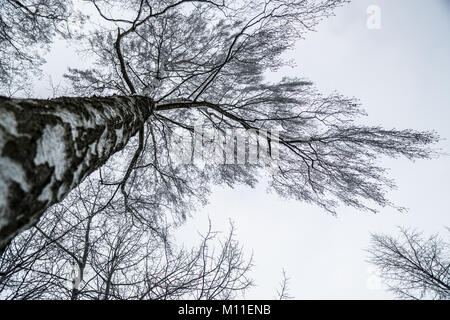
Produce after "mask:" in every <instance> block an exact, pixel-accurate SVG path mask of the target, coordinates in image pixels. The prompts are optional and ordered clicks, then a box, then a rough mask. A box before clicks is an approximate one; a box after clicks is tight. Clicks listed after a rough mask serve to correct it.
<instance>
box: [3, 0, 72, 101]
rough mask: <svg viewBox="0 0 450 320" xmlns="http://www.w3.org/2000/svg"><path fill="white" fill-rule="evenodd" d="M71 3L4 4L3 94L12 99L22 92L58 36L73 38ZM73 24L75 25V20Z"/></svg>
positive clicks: (23, 0) (27, 0)
mask: <svg viewBox="0 0 450 320" xmlns="http://www.w3.org/2000/svg"><path fill="white" fill-rule="evenodd" d="M71 13H72V10H71V2H70V1H65V0H39V1H38V0H5V1H2V6H1V7H0V56H1V59H0V91H4V92H5V93H6V94H7V95H8V96H12V95H14V94H16V93H18V92H19V91H21V90H23V89H24V87H23V86H22V84H23V82H24V81H27V80H28V79H27V71H29V70H30V69H32V70H33V71H35V70H36V69H37V68H38V67H39V66H40V65H42V63H43V62H44V59H43V58H42V54H43V52H44V51H45V50H46V49H48V47H49V45H50V44H51V42H52V40H53V38H54V36H55V34H60V35H63V36H65V37H68V36H69V35H70V33H69V30H68V23H69V19H70V15H71ZM71 23H75V21H74V20H72V21H71Z"/></svg>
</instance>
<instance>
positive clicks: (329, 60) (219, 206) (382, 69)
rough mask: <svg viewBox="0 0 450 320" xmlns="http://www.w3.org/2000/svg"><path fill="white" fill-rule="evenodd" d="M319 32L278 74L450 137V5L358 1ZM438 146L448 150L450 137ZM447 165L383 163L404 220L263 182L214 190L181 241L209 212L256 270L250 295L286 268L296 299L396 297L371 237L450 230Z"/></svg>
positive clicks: (375, 114)
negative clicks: (370, 251)
mask: <svg viewBox="0 0 450 320" xmlns="http://www.w3.org/2000/svg"><path fill="white" fill-rule="evenodd" d="M445 2H447V3H445ZM371 4H375V5H378V6H379V7H380V8H381V14H382V15H381V19H382V20H381V22H382V28H381V30H369V29H368V28H367V27H366V20H367V17H368V15H367V14H366V9H367V7H368V6H369V5H371ZM317 31H318V32H316V33H313V34H310V35H309V36H308V37H307V39H306V40H304V41H302V42H300V43H299V44H298V46H297V48H296V49H295V50H294V51H293V52H291V53H290V54H289V57H291V58H293V59H295V61H296V62H297V65H298V67H296V68H294V69H290V68H289V69H285V70H282V71H281V72H280V76H281V75H288V76H300V77H307V78H309V79H310V80H312V81H314V82H315V84H316V85H317V87H318V88H319V89H320V90H321V91H322V92H324V93H330V92H332V91H334V90H336V91H338V92H340V93H343V94H345V95H347V96H355V97H357V98H359V99H360V100H361V103H362V104H363V106H364V108H365V109H366V111H367V112H368V113H369V117H368V118H367V119H366V120H367V121H368V123H370V124H381V125H383V126H384V127H387V128H394V127H395V128H398V129H401V128H414V129H424V130H427V129H433V130H436V131H437V132H438V133H439V134H440V135H441V136H442V137H444V138H448V137H450V126H449V120H450V60H449V58H450V37H449V34H450V3H449V1H444V0H432V1H426V2H425V1H420V0H414V1H411V0H384V1H375V0H371V1H366V0H357V1H353V3H351V4H350V5H347V6H345V7H344V8H341V9H339V10H338V11H336V16H335V17H333V18H331V19H329V20H327V21H324V22H323V23H322V24H321V25H320V26H319V27H318V29H317ZM441 147H442V149H443V150H444V151H445V152H450V143H449V141H443V142H442V143H441ZM449 160H450V159H449V157H448V156H444V157H441V158H440V159H438V160H431V161H417V162H415V163H412V162H410V161H407V160H386V161H384V163H385V165H386V166H387V167H388V168H391V173H390V174H391V176H392V177H393V178H395V180H396V181H397V184H398V190H395V191H394V192H392V193H391V199H392V200H393V201H394V202H395V203H396V204H397V205H399V206H406V207H408V208H409V212H408V213H407V214H402V213H399V212H397V211H395V210H393V209H389V208H387V209H381V211H380V213H379V214H378V215H373V214H368V213H361V212H358V211H357V210H353V209H348V208H342V209H341V210H340V211H339V216H338V217H337V218H335V217H332V216H330V215H327V214H326V213H325V212H323V211H321V210H320V209H318V208H316V207H314V206H310V205H306V204H303V203H300V202H296V201H285V200H282V199H280V198H279V197H278V196H276V195H274V194H267V193H266V190H265V185H264V184H260V185H259V186H258V187H257V188H256V189H253V190H252V189H250V188H246V187H237V188H235V189H234V190H230V189H228V188H216V191H215V192H214V193H213V196H212V198H211V201H210V205H208V206H207V207H206V208H204V209H203V210H201V212H200V213H199V214H197V215H196V218H195V219H194V220H191V221H190V222H189V223H188V225H187V226H186V227H185V228H184V230H183V233H182V237H183V238H184V239H189V238H191V237H192V234H193V232H195V230H197V229H200V230H205V228H206V226H207V221H208V216H209V217H210V218H211V220H212V223H213V227H215V229H219V230H225V228H226V226H227V223H228V219H231V220H233V221H234V222H235V224H236V226H237V232H238V239H240V241H241V242H242V244H243V245H244V246H245V248H246V249H248V250H249V251H251V250H252V249H253V253H254V259H255V264H256V266H255V269H254V272H253V277H254V278H255V280H256V283H257V284H258V286H257V287H256V288H254V289H253V290H251V291H250V292H249V293H248V294H247V298H255V299H259V298H261V299H264V298H266V299H270V298H272V297H274V294H275V291H276V288H277V284H278V282H279V281H280V280H281V270H282V269H283V268H284V269H285V270H286V272H287V274H288V276H289V277H290V279H291V280H290V288H291V291H290V293H291V295H292V296H294V297H295V298H297V299H390V298H392V297H393V296H392V295H391V294H390V293H389V292H386V291H385V290H384V288H383V287H381V286H377V285H376V283H377V281H376V280H377V279H376V276H374V275H373V271H372V268H371V267H370V265H369V264H368V263H367V262H365V260H366V259H367V254H366V253H365V252H364V249H366V248H367V247H368V245H369V237H370V233H371V232H376V233H378V232H386V233H390V234H395V233H396V232H397V229H396V228H397V226H405V227H415V228H418V229H420V230H424V231H425V232H426V233H434V232H442V233H443V232H445V229H444V226H445V225H447V226H449V225H450V218H449V217H450V200H449V196H450V166H449V164H450V161H449ZM373 283H375V285H373Z"/></svg>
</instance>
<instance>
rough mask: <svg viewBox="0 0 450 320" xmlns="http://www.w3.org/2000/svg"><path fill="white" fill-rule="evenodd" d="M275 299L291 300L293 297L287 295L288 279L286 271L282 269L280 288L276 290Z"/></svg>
mask: <svg viewBox="0 0 450 320" xmlns="http://www.w3.org/2000/svg"><path fill="white" fill-rule="evenodd" d="M276 298H277V299H278V300H292V299H294V297H292V296H291V294H290V293H289V278H288V276H287V275H286V271H285V270H284V269H283V278H282V279H281V281H280V287H279V289H278V290H277V295H276Z"/></svg>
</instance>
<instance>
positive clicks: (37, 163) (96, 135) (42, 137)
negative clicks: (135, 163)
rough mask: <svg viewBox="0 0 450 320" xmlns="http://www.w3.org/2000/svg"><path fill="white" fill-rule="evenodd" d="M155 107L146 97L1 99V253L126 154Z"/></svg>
mask: <svg viewBox="0 0 450 320" xmlns="http://www.w3.org/2000/svg"><path fill="white" fill-rule="evenodd" d="M153 108H154V102H153V101H152V100H151V99H149V98H146V97H142V96H131V97H124V96H111V97H92V98H66V97H64V98H58V99H51V100H34V99H10V98H6V97H0V253H1V252H2V251H3V249H4V248H5V246H6V245H7V244H8V243H9V241H10V240H11V239H12V238H13V237H14V236H15V235H16V234H18V233H19V232H20V231H21V230H24V229H26V228H28V227H30V226H32V225H34V224H35V223H36V222H37V221H38V220H39V217H40V216H41V215H42V213H43V212H44V211H45V210H46V209H47V208H48V207H49V206H51V205H52V204H54V203H57V202H59V201H61V200H62V199H63V198H64V197H65V196H66V195H67V194H68V193H69V191H70V190H72V189H73V188H74V187H75V186H77V185H78V184H79V183H80V182H81V181H82V180H83V179H84V178H85V177H86V176H88V175H89V174H90V173H91V172H93V171H94V170H96V169H98V168H99V167H100V166H102V165H103V164H104V163H105V162H106V161H107V160H108V159H109V157H110V156H111V155H113V154H114V153H115V152H117V151H119V150H121V149H122V148H123V147H124V146H125V145H126V144H127V142H128V140H129V139H130V137H132V136H133V135H134V134H135V133H136V132H137V131H138V130H139V128H140V127H141V126H142V125H143V124H144V122H145V121H146V120H147V119H148V117H149V116H150V114H151V113H152V110H153Z"/></svg>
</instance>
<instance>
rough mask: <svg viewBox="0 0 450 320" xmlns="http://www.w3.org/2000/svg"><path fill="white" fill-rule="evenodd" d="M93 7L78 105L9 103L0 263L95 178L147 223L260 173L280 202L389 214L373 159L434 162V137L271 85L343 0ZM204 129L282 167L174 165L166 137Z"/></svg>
mask: <svg viewBox="0 0 450 320" xmlns="http://www.w3.org/2000/svg"><path fill="white" fill-rule="evenodd" d="M88 2H89V3H90V4H91V5H92V7H93V8H94V10H96V13H97V15H98V17H99V18H98V19H99V20H98V21H97V20H96V21H93V22H92V23H90V24H89V27H88V28H87V29H88V30H87V32H86V34H85V35H84V37H83V39H84V40H85V44H84V45H85V47H84V48H85V49H86V50H87V51H88V52H91V53H92V55H93V56H95V57H96V62H95V64H94V65H93V67H92V68H88V69H85V70H78V69H70V70H69V73H68V74H67V75H66V77H67V79H69V80H70V81H71V82H72V84H73V88H74V92H75V94H76V97H69V98H68V97H66V98H58V99H52V100H37V99H12V98H2V99H1V100H0V108H1V115H2V116H1V117H0V155H1V156H0V250H1V248H5V246H6V245H7V243H8V242H9V241H10V240H11V239H12V238H13V237H14V236H15V235H17V234H18V233H19V232H20V231H21V230H24V229H26V228H29V227H30V226H32V225H34V224H35V223H36V222H37V221H38V219H39V217H41V216H42V214H43V212H44V211H45V210H46V209H47V208H49V207H50V206H51V205H53V204H55V203H57V202H60V201H61V200H62V199H64V198H65V197H66V195H67V194H68V193H69V192H70V191H71V190H72V189H73V188H75V187H76V186H77V185H79V183H80V182H81V181H82V180H83V179H85V178H86V177H87V176H88V175H89V174H91V173H92V172H94V171H96V170H100V176H101V181H102V183H104V184H105V185H108V186H110V187H111V188H113V189H114V190H115V191H114V192H113V193H112V199H117V198H120V199H122V201H123V202H124V208H125V210H126V212H127V213H128V214H129V215H131V216H133V217H135V218H136V219H140V220H146V219H147V218H148V213H149V212H152V213H153V214H155V213H158V214H160V215H165V214H169V215H172V216H174V217H175V218H176V219H180V220H183V219H184V218H185V217H186V216H187V215H188V214H189V213H190V212H192V210H193V209H195V208H196V207H198V204H201V203H205V201H206V197H207V194H208V192H209V188H210V185H211V183H226V184H228V185H233V184H235V183H246V184H249V185H254V183H255V181H256V176H257V174H258V173H259V172H260V171H261V170H262V169H265V172H266V173H267V174H268V176H269V180H270V185H271V187H272V188H273V189H274V190H275V191H277V192H278V193H279V194H280V195H282V196H286V197H292V198H295V199H298V200H302V201H306V202H310V203H314V204H317V205H319V206H321V207H322V208H324V209H325V210H327V211H328V212H331V213H333V214H334V213H335V212H336V208H337V206H338V204H339V203H343V204H344V205H347V206H352V207H355V208H358V209H361V210H371V211H376V206H378V205H379V206H387V205H388V206H393V204H392V203H390V202H389V200H388V199H387V197H386V191H387V190H388V189H389V188H392V187H393V186H394V184H393V182H392V181H391V180H390V179H388V178H387V177H386V175H385V170H384V169H383V168H381V167H380V165H379V164H378V163H377V162H376V160H377V158H378V157H380V156H383V155H387V156H391V157H398V156H405V157H407V158H409V159H420V158H429V157H431V155H432V151H431V150H430V145H431V144H433V143H435V142H436V141H437V140H438V138H437V136H436V134H435V133H433V132H419V131H415V130H410V129H407V130H395V129H393V130H387V129H383V128H381V127H378V126H375V127H369V126H364V125H360V124H359V122H358V121H359V119H358V118H359V117H360V116H362V115H364V112H363V111H362V110H361V109H360V106H359V105H358V102H357V101H356V100H355V99H350V98H346V97H343V96H341V95H339V94H333V95H331V96H322V95H321V94H319V93H318V92H317V91H316V90H315V89H314V88H313V86H312V84H311V83H310V82H309V81H306V80H304V79H298V78H285V79H283V80H282V81H281V82H279V83H267V82H266V81H265V80H264V74H265V72H266V71H268V70H276V69H278V68H279V67H281V66H283V65H286V63H287V62H285V61H284V60H283V59H282V53H283V52H285V51H286V50H288V49H289V48H291V47H292V46H293V44H294V43H295V41H297V40H298V39H300V38H302V37H303V36H304V35H305V34H306V33H307V32H308V31H311V30H313V28H314V26H316V25H317V23H318V22H319V21H320V20H321V19H322V18H325V17H328V16H329V15H331V14H332V12H333V10H334V9H335V8H336V7H338V6H340V5H342V4H343V3H345V1H344V0H321V1H309V0H308V1H305V0H292V1H286V0H269V1H262V0H251V1H225V0H197V1H195V0H178V1H176V0H155V1H146V0H131V1H127V3H125V4H124V3H123V2H122V1H115V0H103V1H96V0H91V1H88ZM119 17H120V18H119ZM80 46H81V45H80ZM92 95H96V96H92ZM99 96H101V97H99ZM198 121H203V122H204V123H205V126H209V127H214V128H218V129H219V130H221V131H226V130H235V129H236V128H243V129H246V130H250V131H252V130H253V131H256V132H258V134H259V136H258V145H259V146H261V145H266V146H267V148H268V151H269V154H270V152H271V150H274V149H275V146H274V145H275V144H276V145H277V147H278V146H279V147H280V148H279V153H280V159H279V160H278V161H277V162H276V164H274V165H273V166H267V165H266V164H265V163H263V162H260V163H258V164H249V163H247V164H246V165H240V164H237V163H236V161H232V163H231V164H227V165H220V166H218V165H215V164H214V163H209V162H208V161H207V162H206V165H205V166H204V167H200V166H198V165H195V164H192V165H183V166H181V165H176V164H174V163H173V162H172V161H171V159H170V150H169V148H168V145H169V144H170V139H171V138H170V135H171V134H173V133H174V132H175V131H176V129H179V130H184V131H185V132H186V133H187V134H190V135H191V136H193V137H195V130H194V126H195V124H196V123H198ZM275 131H280V135H279V139H274V136H273V135H272V133H274V132H275ZM268 132H269V133H270V134H268ZM135 134H136V137H135V138H133V139H130V137H132V136H133V135H135ZM203 142H204V141H203ZM231 142H232V143H233V145H234V137H232V138H231ZM121 150H122V151H121ZM233 150H234V148H233ZM119 151H121V153H118V152H119ZM113 155H115V156H113ZM258 155H259V160H261V159H262V158H263V152H259V154H258ZM209 156H211V155H209ZM235 156H236V157H237V155H235ZM124 159H126V161H127V165H125V166H124V165H123V163H124ZM234 160H235V159H234ZM105 163H106V164H105ZM111 168H113V170H111ZM117 168H120V169H121V170H118V169H117Z"/></svg>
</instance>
